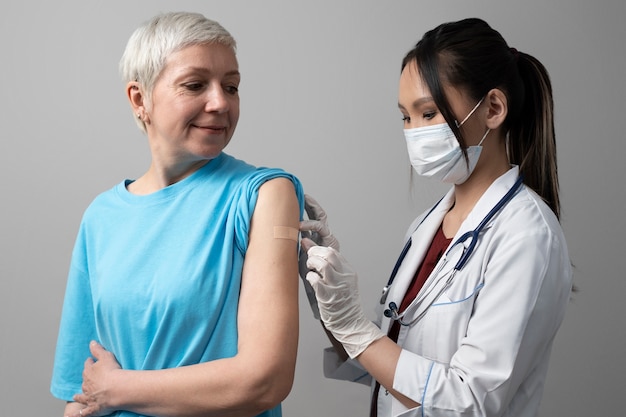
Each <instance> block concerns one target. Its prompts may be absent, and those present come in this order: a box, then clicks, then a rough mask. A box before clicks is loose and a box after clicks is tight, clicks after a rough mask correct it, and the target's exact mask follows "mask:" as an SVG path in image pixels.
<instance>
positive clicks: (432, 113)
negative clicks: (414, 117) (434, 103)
mask: <svg viewBox="0 0 626 417" xmlns="http://www.w3.org/2000/svg"><path fill="white" fill-rule="evenodd" d="M435 116H437V112H436V111H427V112H424V114H423V116H422V117H424V119H426V120H432V119H433V118H434V117H435Z"/></svg>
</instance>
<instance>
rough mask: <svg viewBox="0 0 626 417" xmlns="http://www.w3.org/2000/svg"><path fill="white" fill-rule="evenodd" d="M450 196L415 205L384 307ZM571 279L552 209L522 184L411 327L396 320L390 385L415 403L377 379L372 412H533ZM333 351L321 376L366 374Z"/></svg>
mask: <svg viewBox="0 0 626 417" xmlns="http://www.w3.org/2000/svg"><path fill="white" fill-rule="evenodd" d="M518 175H519V172H518V168H517V167H513V168H511V170H509V171H508V172H507V173H505V174H504V175H503V176H502V177H500V178H498V179H497V180H496V181H495V182H494V183H493V184H492V185H491V186H490V187H489V189H488V190H487V191H486V192H485V194H484V195H483V196H482V197H481V199H480V200H479V201H478V203H477V204H476V206H475V207H474V209H473V210H472V212H471V213H470V215H469V216H468V217H467V219H466V220H465V221H464V222H463V224H462V225H461V227H460V229H459V231H458V233H457V235H456V236H455V238H454V239H453V240H452V241H453V242H454V241H455V240H456V238H458V237H459V236H461V235H462V234H463V233H465V232H467V231H470V230H473V229H475V228H476V226H477V225H478V224H479V223H480V221H481V220H482V219H483V218H484V217H485V215H486V214H487V213H488V212H489V210H490V209H491V208H492V207H493V206H494V205H495V204H496V203H497V202H498V201H499V200H500V199H501V198H502V196H503V195H504V194H505V193H506V192H507V190H509V189H510V188H511V187H512V186H513V184H514V182H515V180H516V179H517V176H518ZM452 204H453V193H452V190H451V191H450V192H449V193H448V194H447V195H446V196H445V197H444V198H443V200H442V201H441V202H440V203H439V204H438V206H437V207H436V208H435V209H434V210H433V211H432V212H431V213H430V214H429V215H428V216H427V217H426V218H425V219H424V216H425V214H422V215H421V216H420V217H418V218H417V219H416V220H415V222H414V223H413V224H412V225H411V227H410V228H409V234H410V235H411V236H412V240H413V243H412V246H411V248H410V249H409V252H408V253H407V256H406V257H405V259H404V261H403V262H402V265H401V266H400V268H399V270H398V273H397V275H396V278H395V280H394V282H393V285H392V286H391V288H390V290H389V295H388V297H387V301H386V304H385V306H380V312H381V313H382V311H383V308H387V305H388V303H389V302H391V301H393V302H395V303H396V304H397V305H400V303H401V301H402V298H403V297H404V294H405V293H406V291H407V288H408V286H409V284H410V283H411V280H412V278H413V276H414V274H415V271H416V269H417V267H418V266H419V265H420V264H421V262H422V260H423V258H424V256H425V254H426V251H427V250H428V247H429V245H430V242H431V240H432V238H433V236H434V234H435V232H436V231H437V229H438V228H439V226H440V224H441V222H442V220H443V217H444V215H445V213H446V212H447V211H448V210H449V209H450V207H451V205H452ZM422 220H423V221H422ZM420 222H421V224H420ZM418 224H419V227H418ZM415 227H417V229H415ZM413 230H414V231H413ZM407 238H408V236H407ZM468 243H469V241H468ZM459 256H460V251H459ZM453 258H454V259H449V260H447V262H446V260H445V259H444V258H442V259H441V260H440V263H439V264H438V265H437V266H436V267H435V271H434V272H433V274H431V276H430V277H429V278H428V280H427V281H426V283H425V284H424V287H423V288H422V290H421V292H420V294H418V298H419V297H420V295H422V294H423V293H424V292H425V291H428V288H429V286H431V285H432V284H433V283H434V282H435V281H436V280H437V278H439V277H441V276H447V275H448V274H449V273H450V271H451V270H452V268H453V266H454V264H455V263H456V258H457V256H453ZM441 265H443V267H442V268H443V269H441V271H440V272H439V273H437V270H438V269H439V268H440V267H441ZM571 281H572V279H571V267H570V259H569V255H568V251H567V246H566V243H565V239H564V236H563V232H562V229H561V227H560V224H559V222H558V220H557V218H556V216H555V215H554V213H553V212H552V211H551V210H550V209H549V207H548V206H547V205H546V204H545V203H544V202H543V201H542V200H541V198H540V197H539V196H538V195H537V194H536V193H534V192H533V191H532V190H530V189H529V188H527V187H525V186H522V187H521V189H520V190H519V191H518V192H517V193H516V195H515V196H514V197H513V199H512V200H511V201H510V202H509V203H508V204H507V205H506V206H505V207H504V208H503V209H502V210H501V211H500V212H499V213H498V214H497V215H496V216H495V217H494V218H493V219H492V220H491V221H490V222H489V223H488V225H487V226H486V227H485V229H484V231H483V232H482V233H481V236H480V240H479V241H478V243H477V245H476V246H475V249H474V252H473V254H472V255H471V257H470V259H469V260H468V262H467V263H466V265H465V267H464V268H463V269H462V270H461V271H459V272H458V273H457V275H456V277H455V278H454V281H453V282H452V284H451V286H450V287H449V288H448V289H447V290H446V291H445V292H444V293H443V294H442V295H441V296H439V298H438V299H436V300H435V301H434V303H433V305H432V306H431V307H430V308H429V309H428V311H427V313H426V315H425V316H424V317H423V318H422V319H421V320H419V321H418V322H417V323H415V324H414V325H412V326H401V330H400V334H399V337H398V344H399V345H400V346H401V347H402V348H403V350H402V353H401V355H400V359H399V361H398V364H397V367H396V372H395V378H394V383H393V384H394V386H393V388H394V389H395V390H397V391H398V392H400V393H402V394H404V395H405V396H407V397H409V398H412V399H413V400H414V401H416V402H418V403H420V404H422V405H421V406H420V407H417V408H414V409H410V410H409V409H407V408H406V407H404V406H403V405H402V404H401V403H400V402H399V401H397V400H396V399H395V398H394V397H392V395H390V394H388V393H386V391H385V389H384V388H382V387H381V389H380V392H379V398H378V417H390V416H394V417H395V416H402V417H409V416H410V417H413V416H431V417H444V416H445V417H452V416H476V417H478V416H484V417H487V416H489V417H492V416H515V417H535V416H536V414H537V411H538V408H539V402H540V400H541V396H542V391H543V386H544V381H545V377H546V372H547V369H548V360H549V357H550V351H551V348H552V343H553V340H554V337H555V334H556V332H557V330H558V328H559V326H560V324H561V322H562V320H563V316H564V313H565V307H566V304H567V302H568V300H569V296H570V290H571V286H572V282H571ZM420 311H422V308H417V309H416V308H414V307H409V308H408V309H407V315H406V316H405V317H404V319H403V320H404V321H405V322H408V321H410V320H411V319H412V317H415V316H416V315H417V314H419V313H420ZM380 320H381V322H380V326H381V329H384V330H388V329H389V327H390V325H391V319H389V318H387V317H384V316H383V315H382V314H381V316H380ZM332 356H333V355H332V353H330V352H327V353H326V355H325V360H326V364H325V374H326V375H327V376H329V377H333V376H338V377H340V378H341V374H344V377H345V378H343V379H355V378H354V377H355V376H358V375H360V377H359V379H360V380H363V378H362V372H360V370H359V369H356V370H354V369H353V371H351V372H350V371H347V369H348V368H350V367H351V366H350V364H347V363H346V364H340V363H338V362H335V364H334V366H333V361H336V359H333V358H332ZM331 368H334V369H331ZM333 374H335V375H333Z"/></svg>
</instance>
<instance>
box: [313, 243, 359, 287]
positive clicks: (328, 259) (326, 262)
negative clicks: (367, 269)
mask: <svg viewBox="0 0 626 417" xmlns="http://www.w3.org/2000/svg"><path fill="white" fill-rule="evenodd" d="M307 255H308V259H307V267H308V268H309V269H311V270H313V271H317V272H318V273H319V274H320V275H321V276H322V278H323V280H324V282H325V283H326V284H327V285H337V284H339V283H340V282H341V281H342V280H343V278H345V276H346V275H352V274H354V272H353V271H352V267H351V266H350V264H348V261H346V259H345V258H344V257H343V256H342V255H341V253H339V252H338V251H337V250H335V249H333V248H331V247H326V246H313V247H312V248H311V249H309V251H308V252H307Z"/></svg>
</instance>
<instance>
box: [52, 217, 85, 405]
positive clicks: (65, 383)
mask: <svg viewBox="0 0 626 417" xmlns="http://www.w3.org/2000/svg"><path fill="white" fill-rule="evenodd" d="M95 338H96V329H95V320H94V312H93V302H92V297H91V287H90V283H89V273H88V270H87V262H86V254H85V245H84V228H83V226H82V225H81V229H80V231H79V234H78V237H77V239H76V243H75V246H74V250H73V254H72V261H71V264H70V270H69V274H68V279H67V284H66V290H65V298H64V301H63V311H62V314H61V323H60V326H59V334H58V340H57V347H56V352H55V358H54V367H53V371H52V382H51V385H50V391H51V393H52V395H54V396H55V397H57V398H59V399H62V400H65V401H71V400H72V396H73V395H74V394H77V393H79V392H81V386H82V380H83V378H82V372H83V364H84V362H85V360H86V359H87V358H88V357H89V356H90V352H89V342H90V341H91V340H95Z"/></svg>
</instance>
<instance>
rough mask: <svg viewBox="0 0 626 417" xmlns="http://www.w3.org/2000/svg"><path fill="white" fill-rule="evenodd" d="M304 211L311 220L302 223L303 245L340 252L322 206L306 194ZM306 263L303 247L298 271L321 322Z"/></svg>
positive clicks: (312, 307)
mask: <svg viewBox="0 0 626 417" xmlns="http://www.w3.org/2000/svg"><path fill="white" fill-rule="evenodd" d="M304 209H305V211H306V214H307V217H308V218H309V219H308V220H303V221H301V222H300V232H301V236H302V244H303V245H305V244H306V245H307V247H310V246H313V245H321V246H329V247H332V248H335V249H337V250H339V241H338V240H337V238H335V236H333V234H332V232H331V231H330V227H328V219H327V217H326V212H325V211H324V209H323V208H322V206H320V205H319V203H318V202H317V201H315V199H314V198H313V197H311V196H310V195H306V194H305V196H304ZM306 261H307V251H306V249H304V248H303V247H302V246H301V247H300V254H299V257H298V270H299V272H300V278H302V283H303V284H304V291H305V293H306V296H307V299H308V300H309V304H310V306H311V310H312V311H313V317H315V319H316V320H319V319H320V312H319V309H318V306H317V299H316V298H315V291H314V290H313V288H312V287H311V284H309V282H308V281H307V280H306V275H307V274H308V273H309V268H308V267H307V265H306Z"/></svg>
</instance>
